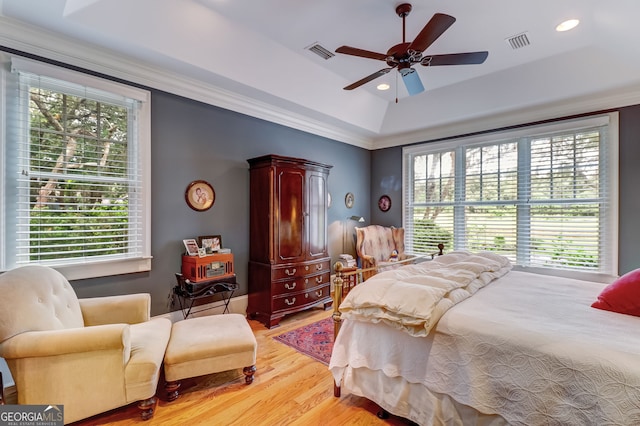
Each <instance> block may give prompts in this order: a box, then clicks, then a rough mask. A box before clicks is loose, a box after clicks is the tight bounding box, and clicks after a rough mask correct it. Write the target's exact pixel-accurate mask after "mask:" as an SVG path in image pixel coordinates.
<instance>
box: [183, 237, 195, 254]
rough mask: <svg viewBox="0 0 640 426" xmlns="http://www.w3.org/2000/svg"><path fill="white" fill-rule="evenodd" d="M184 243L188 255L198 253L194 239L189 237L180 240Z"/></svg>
mask: <svg viewBox="0 0 640 426" xmlns="http://www.w3.org/2000/svg"><path fill="white" fill-rule="evenodd" d="M182 243H183V244H184V248H185V249H186V250H187V254H188V255H189V256H197V255H198V243H197V242H196V240H195V239H193V238H190V239H188V240H182Z"/></svg>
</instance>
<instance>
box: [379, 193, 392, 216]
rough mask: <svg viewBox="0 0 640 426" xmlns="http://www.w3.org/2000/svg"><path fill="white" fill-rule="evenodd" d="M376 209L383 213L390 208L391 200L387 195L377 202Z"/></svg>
mask: <svg viewBox="0 0 640 426" xmlns="http://www.w3.org/2000/svg"><path fill="white" fill-rule="evenodd" d="M378 208H379V209H380V210H382V211H383V212H386V211H389V209H390V208H391V198H390V197H389V196H388V195H383V196H382V197H380V199H379V200H378Z"/></svg>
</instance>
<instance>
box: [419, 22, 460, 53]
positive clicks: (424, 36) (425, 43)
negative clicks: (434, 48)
mask: <svg viewBox="0 0 640 426" xmlns="http://www.w3.org/2000/svg"><path fill="white" fill-rule="evenodd" d="M454 22H456V18H454V17H453V16H449V15H445V14H444V13H436V14H435V15H433V17H432V18H431V20H430V21H429V22H427V25H425V26H424V28H423V29H422V31H420V34H418V36H417V37H416V38H415V40H413V42H412V43H411V44H410V45H409V50H413V51H415V52H424V51H425V50H426V49H427V47H429V46H431V44H432V43H433V42H434V41H436V40H437V39H438V37H440V36H441V35H442V33H444V32H445V31H447V29H448V28H449V27H450V26H451V25H453V23H454Z"/></svg>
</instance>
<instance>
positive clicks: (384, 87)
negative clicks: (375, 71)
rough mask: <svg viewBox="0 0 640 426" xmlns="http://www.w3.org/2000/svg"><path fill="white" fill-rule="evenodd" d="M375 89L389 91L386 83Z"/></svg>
mask: <svg viewBox="0 0 640 426" xmlns="http://www.w3.org/2000/svg"><path fill="white" fill-rule="evenodd" d="M376 87H377V89H378V90H389V87H390V86H389V85H388V84H387V83H380V84H378V85H377V86H376Z"/></svg>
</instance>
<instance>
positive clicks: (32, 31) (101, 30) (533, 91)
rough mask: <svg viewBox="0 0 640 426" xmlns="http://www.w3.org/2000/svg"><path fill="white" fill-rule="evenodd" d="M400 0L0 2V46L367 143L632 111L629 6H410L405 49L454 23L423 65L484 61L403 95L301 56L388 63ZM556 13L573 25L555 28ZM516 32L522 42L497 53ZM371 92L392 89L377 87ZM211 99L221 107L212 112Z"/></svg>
mask: <svg viewBox="0 0 640 426" xmlns="http://www.w3.org/2000/svg"><path fill="white" fill-rule="evenodd" d="M400 3H402V2H401V1H396V0H393V1H392V0H321V1H318V0H271V1H264V0H0V12H1V14H2V16H3V17H2V22H0V24H4V25H0V27H3V28H4V30H2V29H0V42H1V43H2V44H5V45H9V47H13V48H26V49H28V50H29V51H32V52H30V53H38V52H37V48H36V47H39V48H46V49H47V51H55V52H58V53H59V54H60V55H63V57H64V58H65V59H66V60H67V61H68V62H70V63H72V64H74V65H78V66H87V67H89V68H92V65H93V68H96V67H98V65H99V66H100V67H99V69H98V70H100V71H102V70H105V69H107V70H110V71H111V75H115V76H125V77H126V76H127V74H126V73H124V74H123V73H122V71H123V70H127V69H128V70H129V73H134V74H135V72H136V71H131V70H132V69H136V70H138V71H137V72H138V78H131V79H132V80H133V81H136V80H144V79H145V78H146V79H148V80H147V82H152V81H154V78H157V77H156V76H155V74H156V73H157V74H158V75H159V74H162V73H165V75H172V76H175V77H176V78H173V79H167V80H168V81H171V82H167V80H165V83H164V85H169V86H171V85H174V88H173V89H175V90H172V88H171V87H158V88H160V89H163V90H169V91H174V92H180V91H181V89H180V88H181V87H182V90H183V91H187V90H188V89H185V88H184V87H185V86H186V83H191V87H192V89H191V90H192V91H195V90H194V89H193V88H195V87H197V89H198V91H199V92H200V94H199V96H201V97H202V99H204V100H207V101H210V102H211V103H213V104H218V105H221V106H225V107H229V105H231V104H233V106H232V107H231V109H235V110H238V111H241V112H244V113H248V114H251V115H255V116H258V117H260V118H266V119H271V120H272V121H275V122H284V123H285V124H287V125H291V126H292V127H298V128H301V129H304V130H307V131H312V132H314V133H317V134H320V135H323V136H328V137H332V138H334V139H337V140H341V141H344V142H348V143H353V144H356V145H360V146H365V147H368V148H379V147H385V146H392V145H397V144H402V143H409V142H415V141H421V140H427V139H433V138H437V137H442V136H448V135H455V134H462V133H466V132H472V131H479V130H486V129H490V128H495V127H499V126H505V125H512V124H519V123H523V122H528V121H533V120H542V119H546V118H553V117H557V116H560V115H570V114H575V113H581V112H589V111H593V110H595V109H604V108H608V107H613V106H622V105H624V104H631V103H640V47H638V45H637V43H638V41H640V25H638V24H637V22H636V20H637V18H638V17H639V16H640V1H638V0H615V1H612V0H610V1H603V0H537V1H525V0H483V1H478V0H446V1H444V0H429V1H417V0H416V1H414V2H413V10H412V12H411V13H410V15H409V16H408V17H407V18H406V38H407V41H412V40H413V38H415V36H416V35H417V34H418V32H419V31H420V30H421V29H422V28H423V27H424V26H425V24H426V23H427V22H428V21H429V20H430V19H431V17H432V16H433V14H434V13H446V14H449V15H451V16H453V17H455V18H456V22H455V23H454V24H453V25H452V26H451V27H450V28H449V29H448V30H447V31H446V32H445V33H444V34H443V35H442V36H441V37H440V38H439V39H438V40H436V41H435V42H434V43H433V44H432V45H431V46H430V47H429V48H427V50H426V52H425V54H444V53H460V52H470V51H481V50H487V51H488V52H489V56H488V59H487V60H486V61H485V63H484V64H481V65H464V66H441V67H432V68H427V67H423V66H421V65H415V66H414V68H416V69H417V70H418V72H419V74H420V78H421V80H422V82H423V84H424V86H425V91H424V92H423V93H420V94H418V95H415V96H411V97H409V96H407V94H406V91H405V88H404V85H403V84H402V81H401V79H400V78H399V77H398V73H397V72H396V71H395V70H394V71H392V72H390V73H388V74H386V75H385V76H383V77H380V78H378V79H376V80H374V81H373V82H370V83H368V84H366V85H364V86H361V87H359V88H357V89H355V90H353V91H345V90H343V89H342V88H343V87H344V86H347V85H348V84H351V83H353V82H355V81H357V80H359V79H361V78H363V77H365V76H367V75H369V74H371V73H373V72H375V71H377V70H379V69H382V68H385V67H386V64H385V63H384V62H382V61H376V60H372V59H365V58H359V57H353V56H347V55H341V54H336V56H335V57H333V58H331V59H328V60H324V59H322V58H320V57H319V56H317V55H316V54H314V53H312V52H310V51H309V50H307V49H306V48H307V47H309V46H311V45H313V44H315V43H319V44H320V45H322V46H323V47H325V48H326V49H328V50H330V51H332V52H334V51H335V49H337V48H338V47H339V46H341V45H349V46H353V47H357V48H361V49H365V50H370V51H375V52H380V53H386V51H387V50H388V49H389V48H390V47H391V46H393V45H395V44H398V43H400V42H402V19H401V18H399V17H398V16H397V15H396V13H395V8H396V6H397V5H398V4H400ZM568 18H577V19H580V22H581V23H580V25H579V26H578V27H577V28H576V29H574V30H572V31H569V32H565V33H558V32H556V31H555V26H556V25H557V24H558V23H560V22H561V21H563V20H565V19H568ZM32 26H34V27H37V28H34V27H32ZM43 30H46V32H45V33H43V32H42V31H43ZM525 32H526V33H527V37H528V38H529V40H530V42H531V44H530V45H529V46H526V47H523V48H520V49H513V48H512V47H511V46H510V45H509V43H507V41H506V39H508V38H509V37H512V36H515V35H518V34H521V33H525ZM58 36H61V38H58ZM68 37H71V38H73V39H74V40H75V41H73V42H70V40H69V39H68ZM79 43H80V44H79ZM72 46H75V47H72ZM78 46H83V48H80V47H78ZM74 49H75V50H74ZM114 53H116V54H118V55H126V56H125V59H123V60H114V58H116V59H117V57H116V56H113V54H114ZM120 57H121V56H120ZM74 62H76V63H74ZM145 73H146V77H145V76H144V74H145ZM179 80H184V83H183V84H182V85H181V84H180V83H179ZM137 82H140V81H137ZM142 82H143V83H144V82H145V81H142ZM381 82H388V83H389V84H390V86H391V89H390V90H388V91H386V92H380V91H378V90H376V88H375V86H376V85H377V84H378V83H381ZM398 83H399V84H398ZM151 85H153V86H154V87H155V86H156V85H154V84H153V83H152V84H151ZM206 91H211V92H212V93H213V92H215V93H217V95H215V96H209V97H207V96H206V95H205V94H203V93H202V92H206ZM179 94H181V93H179ZM220 94H224V95H225V96H224V101H216V99H218V100H220V99H221V96H220ZM396 97H397V98H398V102H397V103H396ZM284 116H288V118H286V119H284V118H283V117H284Z"/></svg>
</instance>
